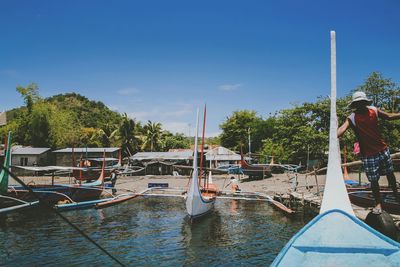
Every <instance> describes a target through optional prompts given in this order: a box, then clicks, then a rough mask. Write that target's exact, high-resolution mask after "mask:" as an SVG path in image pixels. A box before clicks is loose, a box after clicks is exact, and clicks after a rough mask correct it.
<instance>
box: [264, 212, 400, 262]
mask: <svg viewBox="0 0 400 267" xmlns="http://www.w3.org/2000/svg"><path fill="white" fill-rule="evenodd" d="M271 266H351V267H354V266H400V244H399V243H397V242H395V241H393V240H392V239H390V238H388V237H386V236H384V235H382V234H381V233H379V232H377V231H376V230H374V229H372V228H371V227H369V226H368V225H367V224H365V223H364V222H362V221H361V220H359V219H357V218H356V217H354V216H351V215H349V214H347V213H346V212H343V211H342V210H330V211H327V212H325V213H322V214H320V215H318V216H317V217H315V218H314V219H313V220H312V221H310V222H309V223H308V224H307V225H306V226H305V227H303V228H302V229H301V230H300V231H299V232H298V233H297V234H296V235H295V236H294V237H293V238H292V239H291V240H290V241H289V242H288V243H287V244H286V246H285V247H284V248H283V249H282V251H281V252H280V253H279V255H278V256H277V257H276V259H275V260H274V262H273V263H272V265H271Z"/></svg>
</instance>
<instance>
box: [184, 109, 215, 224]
mask: <svg viewBox="0 0 400 267" xmlns="http://www.w3.org/2000/svg"><path fill="white" fill-rule="evenodd" d="M198 128H199V111H198V110H197V119H196V135H195V136H196V137H195V145H194V154H193V174H192V177H191V181H190V185H189V190H188V192H187V196H186V211H187V213H188V215H189V217H190V218H192V219H193V218H197V217H200V216H202V215H205V214H206V213H208V212H210V211H211V210H212V209H213V208H214V204H215V199H216V197H215V194H213V193H211V192H207V190H203V192H202V190H200V182H201V179H199V170H198V167H197V154H198V148H197V139H198ZM200 177H201V176H200Z"/></svg>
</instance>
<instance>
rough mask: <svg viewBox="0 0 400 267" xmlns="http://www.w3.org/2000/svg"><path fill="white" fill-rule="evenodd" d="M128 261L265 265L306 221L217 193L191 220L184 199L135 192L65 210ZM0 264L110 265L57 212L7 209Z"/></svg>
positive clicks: (135, 262)
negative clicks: (102, 205) (105, 204)
mask: <svg viewBox="0 0 400 267" xmlns="http://www.w3.org/2000/svg"><path fill="white" fill-rule="evenodd" d="M64 215H66V216H67V217H68V218H69V219H70V220H71V221H72V222H74V223H76V224H78V225H79V226H80V227H81V229H83V230H84V231H85V232H86V233H87V234H89V235H90V236H91V237H92V238H94V239H95V240H96V241H98V242H99V243H100V244H101V245H102V246H104V247H105V248H106V249H108V250H109V251H110V252H112V253H113V254H114V255H116V256H117V257H118V258H119V259H120V260H121V261H122V262H124V263H125V264H127V265H142V266H143V265H145V266H171V265H173V266H182V265H183V266H217V265H218V266H221V265H225V266H230V265H268V264H270V263H271V262H272V261H273V259H274V258H275V256H276V255H277V254H278V252H279V251H280V250H281V248H282V247H283V246H284V245H285V243H286V242H287V241H288V240H289V239H290V238H291V237H292V236H293V234H295V233H296V232H297V231H298V230H299V229H300V228H301V227H302V226H303V225H304V224H305V223H306V222H304V221H303V220H302V218H301V217H299V216H297V217H295V218H287V217H285V216H283V215H282V214H281V213H280V212H278V211H276V210H274V209H273V208H272V207H270V206H269V205H268V204H266V203H263V202H255V201H243V200H241V201H238V200H219V201H217V203H216V208H215V211H213V213H211V214H209V215H207V216H206V217H205V218H202V219H200V220H199V221H196V222H195V223H193V224H189V223H188V221H187V218H186V214H185V206H184V202H183V200H182V199H169V198H152V199H135V200H131V201H129V202H126V203H123V204H120V205H118V206H114V207H110V208H107V209H103V210H94V209H88V210H79V211H70V212H64ZM0 230H1V232H0V252H1V254H2V255H1V256H0V265H6V266H26V265H29V266H33V265H35V266H37V265H41V266H43V265H48V266H54V265H61V264H62V265H68V266H71V265H72V266H74V265H76V266H77V265H91V266H93V265H96V266H99V265H106V266H109V265H115V264H114V262H112V261H111V260H110V259H109V258H108V257H107V256H106V255H104V254H103V253H102V252H101V251H100V250H98V249H97V248H95V247H94V246H93V245H92V244H91V243H89V242H88V241H86V239H84V238H83V237H82V236H80V235H79V234H78V233H77V232H76V231H75V230H74V229H72V228H71V227H69V226H68V225H66V224H65V223H64V222H63V221H62V220H61V219H60V218H59V217H57V216H56V215H55V214H53V213H50V212H45V211H43V210H36V211H34V210H30V211H29V212H27V213H24V214H12V215H9V216H8V217H7V219H6V220H5V221H3V222H2V224H1V226H0Z"/></svg>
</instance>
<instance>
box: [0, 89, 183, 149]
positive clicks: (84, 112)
mask: <svg viewBox="0 0 400 267" xmlns="http://www.w3.org/2000/svg"><path fill="white" fill-rule="evenodd" d="M16 90H17V91H18V92H19V93H20V94H21V97H22V98H23V99H24V102H25V106H23V107H20V108H15V109H12V110H10V111H7V120H8V122H7V125H6V126H4V127H1V128H0V135H1V136H2V138H1V139H3V138H4V136H5V135H6V133H7V132H8V131H12V132H13V133H14V134H13V142H14V143H15V144H19V145H26V146H34V147H50V148H53V149H57V148H64V147H86V146H87V147H110V146H114V147H122V149H123V151H124V153H125V155H132V154H134V153H136V152H138V151H168V150H169V149H174V148H188V147H189V144H190V139H189V138H188V137H186V136H184V135H183V134H179V133H177V134H172V133H170V132H169V131H166V130H163V129H162V125H161V124H160V123H157V122H152V121H148V122H147V123H146V124H144V125H142V124H141V123H140V122H137V121H136V120H135V119H132V118H130V117H128V116H127V114H126V113H124V114H119V113H118V112H114V111H112V110H110V109H109V108H108V107H107V106H106V105H104V104H103V103H102V102H98V101H90V100H89V99H87V98H86V97H84V96H82V95H79V94H75V93H68V94H60V95H55V96H52V97H49V98H42V97H41V96H40V95H39V88H38V86H37V84H35V83H32V84H29V85H28V86H26V87H22V86H18V87H17V88H16Z"/></svg>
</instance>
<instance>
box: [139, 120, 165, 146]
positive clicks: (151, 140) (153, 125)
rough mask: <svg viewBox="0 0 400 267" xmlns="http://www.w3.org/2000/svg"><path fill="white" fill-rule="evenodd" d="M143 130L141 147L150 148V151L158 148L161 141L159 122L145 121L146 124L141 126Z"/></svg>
mask: <svg viewBox="0 0 400 267" xmlns="http://www.w3.org/2000/svg"><path fill="white" fill-rule="evenodd" d="M143 131H144V142H143V145H142V149H143V150H146V149H149V148H150V151H153V150H154V149H158V147H159V144H160V141H161V139H160V138H161V123H159V122H152V121H150V120H149V121H147V124H146V125H145V126H144V127H143Z"/></svg>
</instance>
